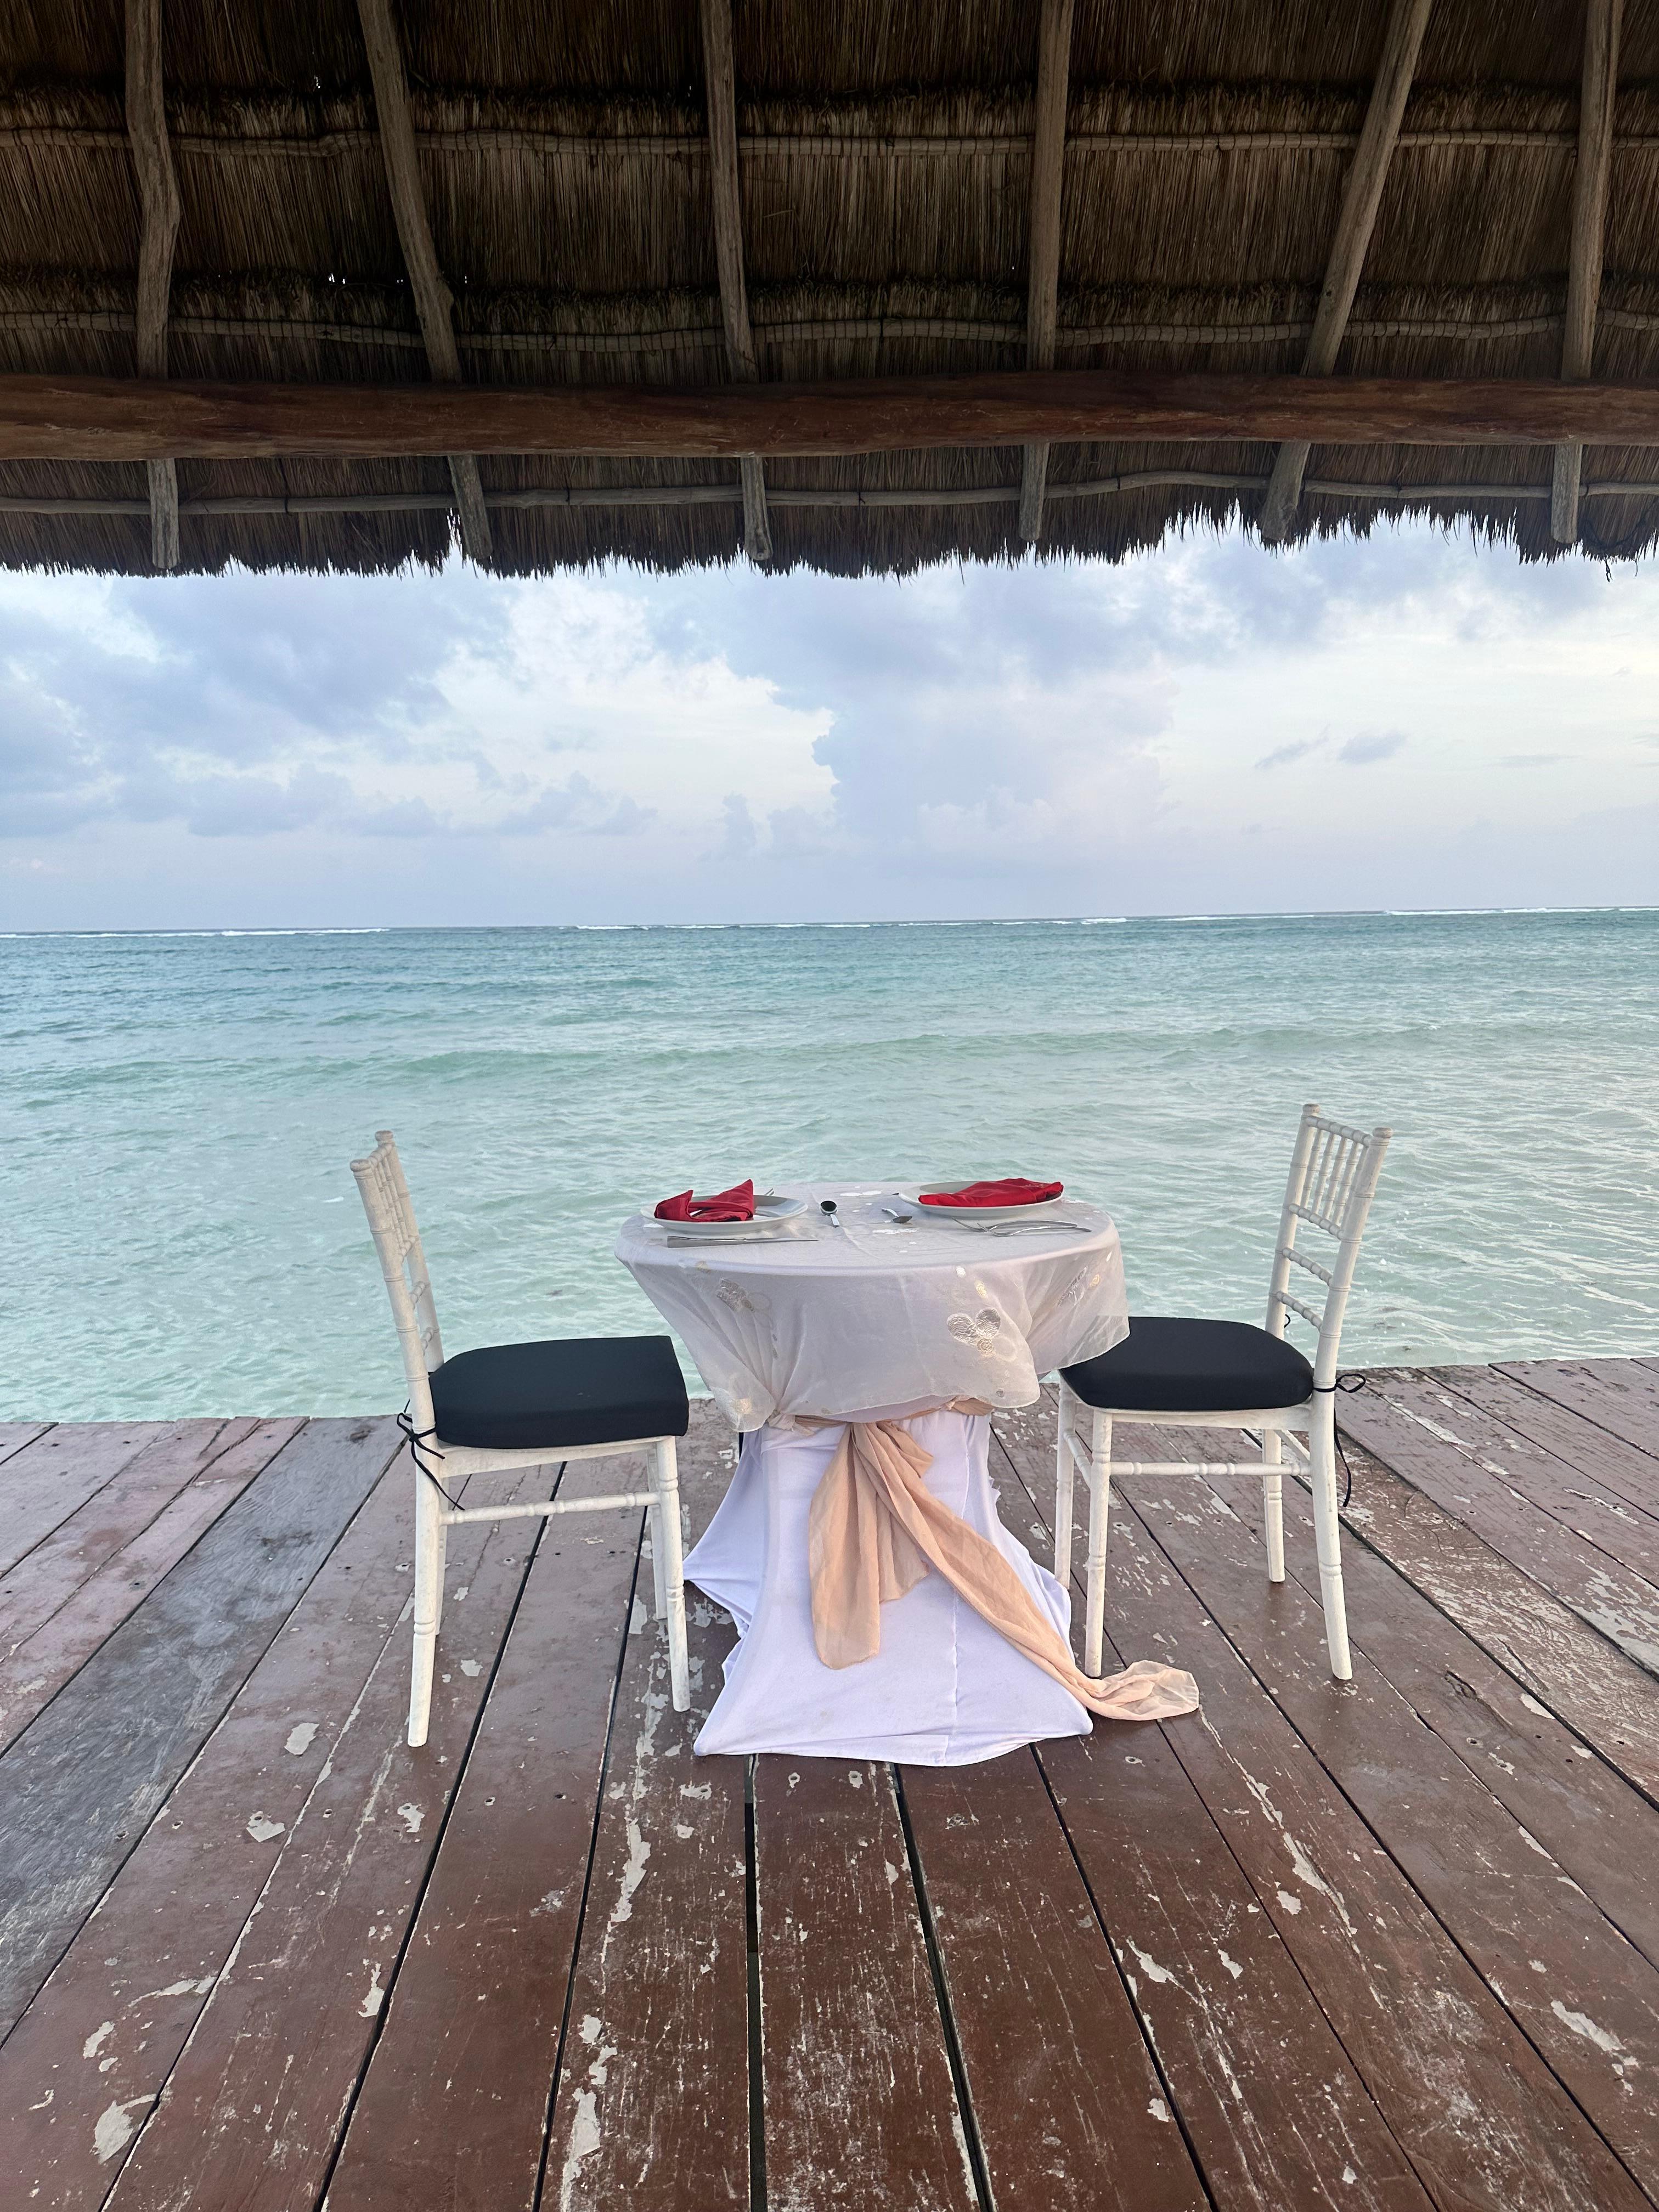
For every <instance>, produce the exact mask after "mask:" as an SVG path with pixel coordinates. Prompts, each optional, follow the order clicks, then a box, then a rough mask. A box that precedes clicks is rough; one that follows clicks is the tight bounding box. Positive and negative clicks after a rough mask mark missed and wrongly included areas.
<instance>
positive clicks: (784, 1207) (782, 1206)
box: [640, 1191, 806, 1244]
mask: <svg viewBox="0 0 1659 2212" xmlns="http://www.w3.org/2000/svg"><path fill="white" fill-rule="evenodd" d="M805 1211H806V1200H805V1199H804V1198H780V1197H778V1196H776V1195H775V1194H774V1193H773V1192H771V1191H762V1192H759V1193H758V1194H757V1196H756V1199H755V1218H754V1219H753V1220H752V1221H663V1220H659V1218H658V1215H657V1209H656V1207H655V1206H641V1208H640V1212H641V1215H642V1216H643V1217H644V1218H645V1219H646V1220H647V1221H652V1222H655V1223H656V1225H657V1227H658V1228H659V1229H666V1230H669V1231H671V1232H672V1234H673V1235H674V1236H676V1237H703V1238H706V1239H707V1240H708V1243H711V1244H718V1243H720V1242H721V1240H722V1239H723V1238H727V1237H755V1236H764V1235H765V1234H766V1232H767V1231H769V1230H771V1229H784V1228H787V1227H789V1226H791V1225H793V1224H794V1223H795V1222H797V1221H799V1218H800V1217H801V1215H802V1214H804V1213H805Z"/></svg>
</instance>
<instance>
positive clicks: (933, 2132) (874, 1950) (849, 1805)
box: [754, 1757, 979, 2212]
mask: <svg viewBox="0 0 1659 2212" xmlns="http://www.w3.org/2000/svg"><path fill="white" fill-rule="evenodd" d="M754 1792H755V1868H756V1887H757V1899H758V1906H759V1922H760V1987H761V2041H762V2074H763V2081H764V2084H765V2100H766V2201H767V2204H768V2206H769V2208H770V2212H822V2208H823V2206H825V2205H832V2204H837V2203H839V2204H843V2205H846V2206H848V2208H849V2212H850V2208H852V2207H854V2206H857V2207H860V2208H861V2207H864V2206H866V2205H868V2206H871V2207H874V2206H877V2205H886V2204H894V2205H900V2204H902V2205H904V2206H905V2207H907V2208H908V2212H945V2208H946V2207H951V2208H957V2207H960V2208H962V2212H972V2208H975V2207H976V2206H977V2205H978V2203H979V2196H978V2191H977V2189H976V2187H975V2181H974V2176H973V2171H972V2167H971V2166H970V2163H969V2152H968V2142H967V2135H966V2130H965V2128H964V2124H963V2116H962V2114H961V2112H959V2111H958V2109H957V2100H956V2091H955V2089H954V2087H953V2086H952V2082H951V2063H950V2057H949V2053H948V2051H947V2049H946V2046H945V2033H944V2029H943V2027H942V2025H941V2022H940V2020H939V2004H938V2000H937V1997H936V1996H935V1994H934V1990H933V1975H932V1970H931V1968H930V1966H929V1965H928V1960H927V1949H926V1945H925V1942H924V1939H923V1936H922V1931H921V1923H920V1919H919V1916H918V1908H917V1901H916V1893H915V1887H914V1886H913V1884H912V1882H911V1880H910V1874H909V1869H908V1862H907V1855H906V1851H905V1844H904V1832H903V1828H902V1825H901V1822H900V1819H899V1810H898V1803H897V1800H896V1796H895V1794H894V1789H893V1776H892V1770H891V1768H890V1767H887V1766H883V1765H877V1764H876V1763H874V1762H873V1761H869V1760H862V1761H860V1762H858V1763H857V1764H854V1763H852V1762H850V1761H846V1760H842V1759H798V1760H793V1759H787V1758H783V1757H776V1758H774V1757H764V1758H761V1759H757V1760H756V1762H755V1783H754Z"/></svg>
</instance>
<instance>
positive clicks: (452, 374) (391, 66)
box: [357, 0, 494, 567]
mask: <svg viewBox="0 0 1659 2212" xmlns="http://www.w3.org/2000/svg"><path fill="white" fill-rule="evenodd" d="M357 14H358V16H359V18H360V19H361V21H362V27H363V44H364V46H366V47H367V48H368V73H369V76H370V78H371V80H372V81H373V83H374V114H375V119H376V121H377V123H378V125H379V126H380V155H381V158H382V160H383V161H385V163H386V183H387V185H389V186H390V188H391V191H392V214H393V216H395V218H396V220H397V224H398V240H399V242H400V243H401V245H402V246H403V250H404V269H405V270H407V272H408V275H409V289H410V291H411V292H412V293H413V294H414V295H415V312H416V315H417V316H418V317H419V318H420V324H421V335H422V337H423V338H424V339H425V341H426V357H427V362H428V366H429V367H430V368H431V371H432V378H433V381H434V382H435V383H436V384H459V382H460V380H461V356H460V350H459V348H458V346H457V345H456V343H455V320H454V315H455V302H454V300H453V297H452V296H451V295H450V290H449V287H448V286H447V284H446V283H445V282H444V280H443V276H442V272H441V270H440V269H439V267H438V255H437V249H436V248H435V246H434V245H433V243H432V225H431V222H430V221H429V220H428V216H427V210H426V194H425V192H424V191H423V190H422V185H421V172H420V165H419V162H418V160H417V158H416V152H415V125H414V119H413V118H412V116H411V115H410V106H409V79H408V76H406V75H405V73H404V52H403V46H402V44H401V42H400V40H398V26H397V23H396V21H395V20H394V19H393V16H392V0H357ZM447 459H448V462H449V476H450V481H451V483H453V486H454V488H455V508H456V513H457V515H458V516H459V521H460V526H461V545H462V548H463V550H465V553H466V554H467V556H468V557H469V558H470V559H471V560H473V561H476V562H477V563H478V564H479V566H480V567H485V566H487V565H488V563H489V558H490V556H491V553H492V552H493V550H494V541H493V539H492V538H491V536H490V529H489V509H488V507H486V506H485V504H484V495H483V483H482V482H481V481H480V478H479V476H478V464H477V460H476V459H475V458H474V457H473V455H472V454H471V453H451V454H449V455H448V456H447Z"/></svg>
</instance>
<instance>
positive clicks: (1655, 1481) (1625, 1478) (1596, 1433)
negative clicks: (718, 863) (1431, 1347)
mask: <svg viewBox="0 0 1659 2212" xmlns="http://www.w3.org/2000/svg"><path fill="white" fill-rule="evenodd" d="M1424 1372H1425V1375H1426V1376H1428V1377H1429V1378H1430V1379H1431V1381H1432V1382H1435V1383H1438V1384H1439V1385H1440V1386H1441V1387H1442V1389H1446V1390H1449V1391H1450V1392H1451V1394H1452V1395H1453V1396H1454V1397H1456V1398H1460V1399H1462V1400H1463V1401H1466V1402H1467V1403H1468V1404H1469V1405H1471V1406H1475V1407H1479V1408H1480V1411H1481V1412H1482V1413H1488V1414H1490V1415H1491V1416H1492V1418H1493V1419H1495V1420H1498V1421H1501V1422H1502V1423H1503V1424H1504V1427H1505V1428H1507V1429H1510V1430H1512V1431H1514V1432H1515V1434H1516V1435H1517V1436H1521V1437H1526V1439H1527V1440H1528V1443H1534V1444H1539V1445H1541V1446H1542V1448H1543V1449H1545V1450H1546V1451H1547V1452H1551V1453H1553V1455H1554V1456H1555V1457H1556V1458H1557V1459H1559V1460H1560V1461H1562V1462H1565V1465H1566V1466H1568V1467H1571V1468H1574V1469H1575V1470H1576V1471H1577V1474H1580V1475H1581V1476H1583V1477H1584V1478H1586V1481H1587V1485H1588V1487H1589V1491H1590V1492H1591V1494H1592V1495H1594V1496H1598V1497H1601V1498H1609V1499H1613V1500H1616V1501H1618V1502H1619V1503H1620V1504H1626V1505H1633V1506H1634V1507H1635V1508H1636V1509H1637V1510H1638V1512H1642V1513H1645V1514H1647V1515H1649V1516H1659V1460H1656V1459H1655V1458H1654V1456H1653V1455H1652V1454H1651V1453H1650V1452H1644V1451H1643V1450H1641V1449H1639V1448H1638V1446H1637V1445H1635V1444H1632V1443H1626V1440H1625V1438H1624V1437H1616V1436H1614V1435H1613V1433H1612V1432H1611V1431H1609V1430H1607V1429H1604V1428H1598V1427H1597V1425H1596V1424H1595V1422H1594V1421H1590V1420H1587V1419H1585V1418H1584V1416H1583V1414H1582V1413H1573V1412H1571V1411H1570V1410H1569V1408H1568V1407H1565V1406H1563V1405H1559V1404H1558V1403H1557V1401H1555V1400H1554V1399H1553V1398H1547V1397H1544V1396H1542V1395H1541V1394H1540V1393H1539V1392H1538V1391H1536V1390H1534V1389H1530V1388H1528V1385H1527V1384H1526V1383H1520V1382H1517V1381H1516V1379H1515V1377H1514V1376H1510V1375H1506V1374H1504V1370H1502V1368H1499V1367H1431V1368H1426V1369H1425V1370H1424Z"/></svg>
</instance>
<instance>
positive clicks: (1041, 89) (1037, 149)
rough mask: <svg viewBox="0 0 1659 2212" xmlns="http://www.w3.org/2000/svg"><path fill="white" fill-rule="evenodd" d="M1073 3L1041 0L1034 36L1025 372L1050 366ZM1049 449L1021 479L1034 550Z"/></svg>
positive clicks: (1030, 458)
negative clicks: (1034, 75) (1034, 110)
mask: <svg viewBox="0 0 1659 2212" xmlns="http://www.w3.org/2000/svg"><path fill="white" fill-rule="evenodd" d="M1072 13H1073V0H1042V19H1041V21H1040V23H1039V25H1038V30H1037V82H1036V120H1035V127H1034V132H1033V136H1032V140H1031V217H1030V220H1031V235H1030V252H1029V255H1028V265H1029V274H1028V279H1027V298H1026V309H1025V366H1026V367H1027V368H1053V367H1054V326H1055V324H1056V322H1057V320H1058V317H1059V305H1060V185H1061V181H1062V179H1063V176H1064V173H1065V167H1066V101H1067V100H1068V98H1069V97H1070V94H1071V88H1072ZM1046 483H1048V447H1047V446H1046V445H1030V446H1027V447H1026V448H1025V456H1024V462H1023V463H1022V465H1021V471H1020V488H1019V534H1020V537H1021V538H1022V539H1023V540H1024V543H1025V544H1027V545H1035V544H1036V542H1037V539H1038V538H1040V537H1041V536H1042V494H1043V488H1044V486H1045V485H1046Z"/></svg>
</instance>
